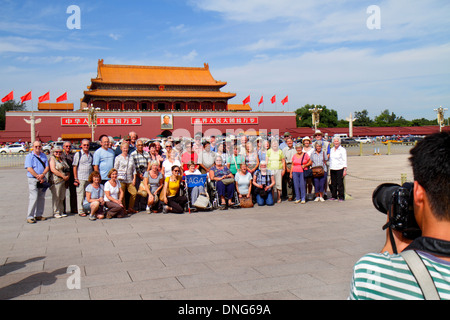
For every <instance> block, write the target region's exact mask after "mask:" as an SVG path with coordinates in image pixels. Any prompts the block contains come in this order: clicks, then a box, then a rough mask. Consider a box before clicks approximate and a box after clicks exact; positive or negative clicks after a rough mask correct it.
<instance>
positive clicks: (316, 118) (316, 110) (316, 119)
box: [309, 105, 322, 132]
mask: <svg viewBox="0 0 450 320" xmlns="http://www.w3.org/2000/svg"><path fill="white" fill-rule="evenodd" d="M309 112H311V113H312V124H313V126H314V132H315V131H316V130H317V126H318V125H319V114H320V113H321V112H322V108H317V106H316V105H314V108H312V109H309Z"/></svg>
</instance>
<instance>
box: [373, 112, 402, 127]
mask: <svg viewBox="0 0 450 320" xmlns="http://www.w3.org/2000/svg"><path fill="white" fill-rule="evenodd" d="M396 119H397V116H396V115H395V113H393V112H392V113H389V110H388V109H386V110H384V111H383V112H381V114H380V115H379V116H376V117H375V124H376V125H377V126H378V127H390V126H394V123H395V120H396Z"/></svg>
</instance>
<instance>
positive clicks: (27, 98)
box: [20, 91, 32, 103]
mask: <svg viewBox="0 0 450 320" xmlns="http://www.w3.org/2000/svg"><path fill="white" fill-rule="evenodd" d="M31 99H32V98H31V91H30V92H28V93H27V94H26V95H24V96H22V97H20V100H21V101H22V103H24V102H25V101H28V100H31Z"/></svg>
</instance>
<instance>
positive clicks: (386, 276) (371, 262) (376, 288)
mask: <svg viewBox="0 0 450 320" xmlns="http://www.w3.org/2000/svg"><path fill="white" fill-rule="evenodd" d="M418 253H419V255H420V257H421V258H422V261H423V262H424V263H425V265H426V267H427V269H428V272H429V273H430V275H431V277H432V278H433V281H434V284H435V286H436V288H437V291H438V293H439V296H440V298H441V300H450V262H448V261H444V260H441V259H439V258H437V257H435V256H432V255H430V254H427V253H424V252H418ZM348 299H349V300H423V299H424V297H423V294H422V291H421V289H420V287H419V285H418V283H417V281H416V279H415V278H414V276H413V274H412V273H411V271H410V269H409V267H408V265H407V264H406V261H405V260H404V259H403V257H402V256H401V255H398V254H395V255H390V254H388V253H387V252H385V253H373V254H367V255H365V256H363V257H362V258H361V259H360V260H359V261H358V262H357V263H356V264H355V266H354V268H353V277H352V283H351V289H350V295H349V297H348Z"/></svg>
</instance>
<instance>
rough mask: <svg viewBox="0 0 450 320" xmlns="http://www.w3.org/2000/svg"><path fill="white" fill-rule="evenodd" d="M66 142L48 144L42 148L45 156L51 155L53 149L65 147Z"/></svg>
mask: <svg viewBox="0 0 450 320" xmlns="http://www.w3.org/2000/svg"><path fill="white" fill-rule="evenodd" d="M64 142H65V141H54V142H50V143H48V144H46V145H45V146H42V152H44V153H45V154H50V152H51V151H52V149H53V147H55V146H60V147H61V148H62V146H63V145H64Z"/></svg>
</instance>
